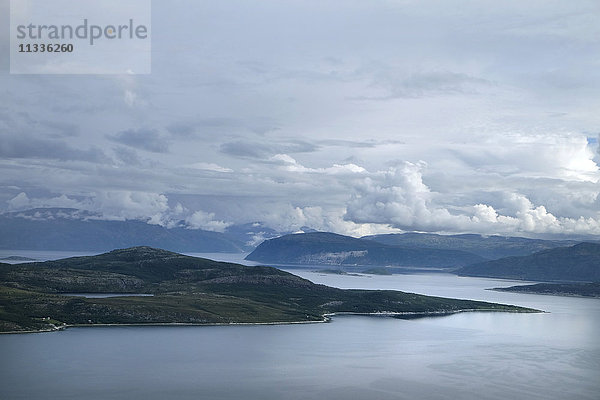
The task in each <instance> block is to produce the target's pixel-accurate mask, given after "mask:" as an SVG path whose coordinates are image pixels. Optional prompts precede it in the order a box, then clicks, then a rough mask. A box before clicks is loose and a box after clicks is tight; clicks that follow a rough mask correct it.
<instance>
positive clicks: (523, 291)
mask: <svg viewBox="0 0 600 400" xmlns="http://www.w3.org/2000/svg"><path fill="white" fill-rule="evenodd" d="M485 290H491V291H494V292H503V293H518V294H537V295H540V296H559V297H575V298H578V299H600V296H584V295H581V294H575V293H541V292H536V291H534V290H506V289H504V288H489V289H485Z"/></svg>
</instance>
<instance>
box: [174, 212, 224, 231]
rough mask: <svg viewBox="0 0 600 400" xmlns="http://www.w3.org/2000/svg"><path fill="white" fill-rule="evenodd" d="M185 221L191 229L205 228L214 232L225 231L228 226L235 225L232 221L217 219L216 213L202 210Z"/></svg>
mask: <svg viewBox="0 0 600 400" xmlns="http://www.w3.org/2000/svg"><path fill="white" fill-rule="evenodd" d="M185 222H186V223H187V225H188V227H189V228H190V229H203V230H205V231H213V232H224V231H225V229H227V227H229V226H231V225H233V224H232V223H231V222H225V221H220V220H217V219H216V218H215V214H214V213H207V212H204V211H202V210H199V211H196V212H194V213H193V214H192V215H190V216H189V217H188V218H186V220H185Z"/></svg>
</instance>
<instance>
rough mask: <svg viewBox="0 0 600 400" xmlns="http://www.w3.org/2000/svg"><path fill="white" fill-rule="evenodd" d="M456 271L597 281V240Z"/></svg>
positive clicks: (599, 249) (599, 277)
mask: <svg viewBox="0 0 600 400" xmlns="http://www.w3.org/2000/svg"><path fill="white" fill-rule="evenodd" d="M457 274H458V275H462V276H480V277H488V278H503V279H521V280H531V281H553V282H594V281H600V243H592V242H583V243H579V244H576V245H573V246H567V247H558V248H554V249H549V250H544V251H540V252H537V253H534V254H531V255H528V256H514V257H506V258H501V259H498V260H491V261H486V262H482V263H476V264H472V265H468V266H465V267H463V268H461V269H459V270H458V271H457Z"/></svg>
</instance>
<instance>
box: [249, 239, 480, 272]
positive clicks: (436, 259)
mask: <svg viewBox="0 0 600 400" xmlns="http://www.w3.org/2000/svg"><path fill="white" fill-rule="evenodd" d="M246 259H247V260H252V261H259V262H265V263H275V264H312V265H378V266H384V265H392V266H406V267H456V266H462V265H467V264H471V263H474V262H478V261H482V260H483V258H482V257H479V256H477V255H474V254H471V253H467V252H464V251H459V250H446V249H443V250H440V249H430V248H427V249H424V248H414V247H413V248H411V247H400V246H390V245H386V244H382V243H378V242H375V241H372V240H366V239H356V238H353V237H349V236H342V235H337V234H334V233H327V232H313V233H301V234H293V235H285V236H281V237H278V238H275V239H270V240H266V241H264V242H263V243H262V244H260V245H259V246H258V247H257V248H256V249H255V250H254V251H253V252H252V253H250V254H249V255H248V256H247V257H246Z"/></svg>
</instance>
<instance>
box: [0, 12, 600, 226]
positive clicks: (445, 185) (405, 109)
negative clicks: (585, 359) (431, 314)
mask: <svg viewBox="0 0 600 400" xmlns="http://www.w3.org/2000/svg"><path fill="white" fill-rule="evenodd" d="M74 1H75V0H74ZM0 2H1V3H0V4H1V6H0V15H2V17H0V18H2V19H1V20H0V23H1V24H2V26H3V28H2V33H1V35H2V36H1V38H0V39H1V42H0V50H2V51H1V57H2V66H1V67H2V69H1V71H0V210H2V211H15V210H22V209H27V208H32V207H44V206H51V207H74V208H82V209H87V210H92V211H97V212H100V213H102V214H103V215H104V216H105V217H106V218H149V219H150V221H151V223H160V224H163V225H167V226H168V225H169V224H172V223H173V222H174V221H178V220H185V221H186V223H187V224H188V225H189V226H190V227H195V228H202V229H210V230H217V231H219V230H221V231H222V230H223V229H225V228H226V227H227V226H229V225H230V224H234V223H246V222H253V221H262V222H264V223H265V224H266V225H268V226H270V227H273V228H275V229H280V230H296V229H299V228H300V227H302V226H309V227H312V228H315V229H319V230H328V231H334V232H338V233H343V234H351V235H356V236H357V235H364V234H370V233H381V232H393V231H413V230H416V231H427V232H442V233H460V232H473V233H484V234H505V235H519V236H544V235H550V234H552V235H556V234H561V235H599V234H600V197H599V196H598V195H599V192H600V185H599V182H598V180H599V179H600V170H599V167H598V165H599V164H600V155H599V153H598V136H599V132H600V23H598V21H600V2H598V1H597V0H591V1H582V0H571V1H564V0H559V1H552V0H540V1H534V0H528V1H522V0H517V1H497V0H494V1H449V0H440V1H429V0H425V1H423V0H418V1H417V0H415V1H410V0H408V1H400V0H397V1H392V0H387V1H386V0H382V1H376V0H339V1H337V0H336V1H327V0H326V1H322V0H320V1H312V0H298V1H293V0H292V1H276V0H264V1H259V2H257V1H232V0H219V1H166V0H165V1H162V0H155V1H153V2H152V26H151V32H152V73H151V74H150V75H82V76H77V75H10V74H9V73H8V65H9V60H8V46H9V44H8V23H9V21H8V1H7V0H0Z"/></svg>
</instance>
